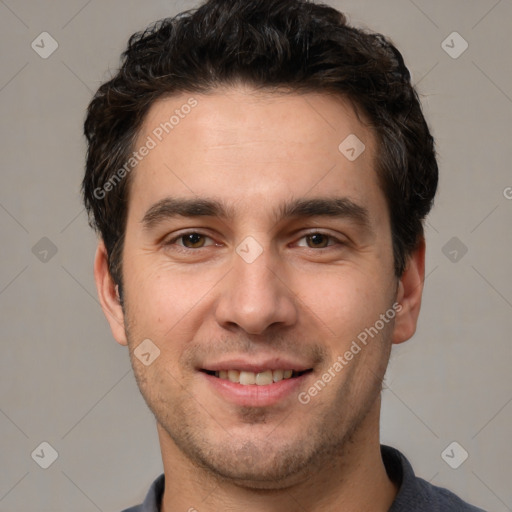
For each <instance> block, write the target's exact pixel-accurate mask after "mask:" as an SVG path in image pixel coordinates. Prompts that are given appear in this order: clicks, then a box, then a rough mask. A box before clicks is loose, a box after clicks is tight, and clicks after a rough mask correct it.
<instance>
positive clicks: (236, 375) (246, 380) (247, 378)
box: [215, 370, 293, 386]
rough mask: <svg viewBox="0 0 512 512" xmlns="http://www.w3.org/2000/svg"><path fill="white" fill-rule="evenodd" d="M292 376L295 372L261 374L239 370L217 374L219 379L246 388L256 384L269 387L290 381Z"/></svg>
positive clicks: (266, 371)
mask: <svg viewBox="0 0 512 512" xmlns="http://www.w3.org/2000/svg"><path fill="white" fill-rule="evenodd" d="M292 375H293V370H265V371H263V372H259V373H255V372H246V371H239V370H220V371H218V372H215V376H216V377H219V379H225V380H229V381H231V382H236V383H240V384H242V385H244V386H248V385H254V384H256V385H257V386H268V385H269V384H272V382H279V381H280V380H283V379H289V378H290V377H291V376H292Z"/></svg>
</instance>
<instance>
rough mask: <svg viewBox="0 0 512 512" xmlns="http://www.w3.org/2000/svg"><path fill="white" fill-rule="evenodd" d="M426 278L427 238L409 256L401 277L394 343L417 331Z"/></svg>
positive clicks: (409, 336)
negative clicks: (399, 306) (399, 307)
mask: <svg viewBox="0 0 512 512" xmlns="http://www.w3.org/2000/svg"><path fill="white" fill-rule="evenodd" d="M424 280H425V240H424V239H423V238H422V239H421V241H420V242H419V244H418V247H417V248H416V250H415V251H414V252H413V253H411V255H410V256H409V259H408V262H407V267H406V269H405V271H404V273H403V274H402V276H401V277H400V281H399V283H398V291H397V297H396V302H398V303H399V304H400V305H401V309H400V311H398V312H397V315H396V318H395V326H394V329H393V343H402V342H404V341H407V340H408V339H410V338H411V337H412V336H413V334H414V333H415V331H416V325H417V323H418V316H419V314H420V308H421V297H422V294H423V282H424Z"/></svg>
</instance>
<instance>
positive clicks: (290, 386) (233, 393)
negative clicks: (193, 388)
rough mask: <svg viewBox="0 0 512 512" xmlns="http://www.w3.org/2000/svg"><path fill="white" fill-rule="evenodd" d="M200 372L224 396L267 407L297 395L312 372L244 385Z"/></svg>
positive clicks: (238, 401)
mask: <svg viewBox="0 0 512 512" xmlns="http://www.w3.org/2000/svg"><path fill="white" fill-rule="evenodd" d="M200 373H201V375H202V376H203V377H204V378H205V379H206V381H207V382H208V384H210V385H211V386H212V387H213V388H214V390H215V391H216V392H217V393H218V394H220V395H221V396H222V397H223V398H225V399H226V400H228V401H229V402H232V403H234V404H235V405H240V406H244V407H267V406H270V405H274V404H277V403H279V402H282V401H283V400H284V399H286V398H288V397H290V395H294V396H297V394H298V392H299V389H300V388H303V387H304V382H305V380H306V379H307V378H308V377H309V375H310V374H311V372H307V373H304V374H302V375H300V376H298V377H293V378H290V379H283V380H280V381H279V382H273V383H272V384H268V385H265V386H258V385H256V384H251V385H247V386H244V385H243V384H239V383H237V382H231V381H230V380H227V379H220V378H219V377H215V376H214V375H209V374H208V373H205V372H200Z"/></svg>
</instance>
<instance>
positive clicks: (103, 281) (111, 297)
mask: <svg viewBox="0 0 512 512" xmlns="http://www.w3.org/2000/svg"><path fill="white" fill-rule="evenodd" d="M94 280H95V281H96V289H97V291H98V298H99V300H100V304H101V308H102V309H103V313H104V314H105V317H106V318H107V321H108V323H109V324H110V329H111V331H112V335H113V336H114V339H115V340H116V341H117V342H118V343H119V344H120V345H127V344H128V341H127V338H126V332H125V329H124V313H123V308H122V306H121V300H120V297H119V287H118V285H117V284H115V282H114V280H113V279H112V276H111V275H110V271H109V268H108V257H107V250H106V248H105V244H104V243H103V240H101V239H100V241H99V242H98V247H97V249H96V256H95V257H94Z"/></svg>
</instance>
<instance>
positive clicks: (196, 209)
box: [141, 197, 371, 231]
mask: <svg viewBox="0 0 512 512" xmlns="http://www.w3.org/2000/svg"><path fill="white" fill-rule="evenodd" d="M274 215H275V218H276V222H278V221H281V220H284V219H292V218H311V217H331V218H341V219H349V220H352V221H353V222H356V223H357V224H359V225H360V226H361V227H364V228H366V229H368V230H370V231H371V224H370V215H369V212H368V210H367V209H366V208H365V207H363V206H360V205H358V204H356V203H354V202H353V201H352V200H350V199H348V198H346V197H318V198H312V199H303V198H302V199H295V200H292V201H288V202H286V203H284V204H282V205H280V206H279V207H278V208H277V209H276V210H275V212H274ZM175 217H190V218H194V217H217V218H220V219H223V220H230V219H233V218H234V217H235V211H234V208H233V207H232V206H230V205H227V204H225V203H223V202H222V201H219V200H217V199H213V198H176V197H166V198H164V199H161V200H160V201H158V202H157V203H155V204H154V205H153V206H151V207H150V208H149V209H148V210H147V211H146V213H145V215H144V217H143V218H142V221H141V222H142V224H143V228H144V229H145V230H150V229H152V228H154V227H155V226H156V225H158V224H160V223H161V222H164V221H165V220H168V219H172V218H175Z"/></svg>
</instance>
